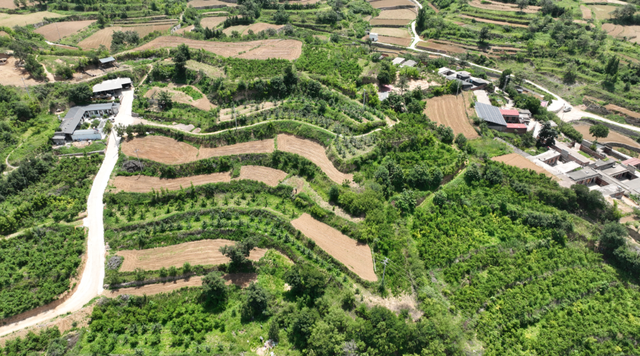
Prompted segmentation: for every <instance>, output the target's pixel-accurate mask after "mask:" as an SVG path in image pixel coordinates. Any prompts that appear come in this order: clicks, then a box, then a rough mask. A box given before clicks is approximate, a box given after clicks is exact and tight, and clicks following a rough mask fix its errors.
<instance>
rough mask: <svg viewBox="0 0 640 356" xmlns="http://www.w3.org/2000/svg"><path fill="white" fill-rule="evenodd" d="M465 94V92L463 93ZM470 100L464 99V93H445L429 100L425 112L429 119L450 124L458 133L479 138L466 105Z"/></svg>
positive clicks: (471, 137) (454, 131) (469, 137)
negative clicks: (467, 112)
mask: <svg viewBox="0 0 640 356" xmlns="http://www.w3.org/2000/svg"><path fill="white" fill-rule="evenodd" d="M463 95H464V94H463ZM465 103H466V104H467V105H468V103H469V101H468V100H467V101H466V102H465V101H463V98H462V95H458V96H457V97H456V96H455V95H443V96H439V97H435V98H432V99H428V100H427V107H426V108H425V110H424V112H425V114H427V116H428V117H429V119H431V120H433V121H435V122H437V123H438V124H442V125H445V126H449V127H451V128H452V129H453V133H455V134H456V135H457V134H459V133H461V134H463V135H464V136H465V137H466V138H468V139H474V138H478V137H480V136H478V133H477V132H476V130H474V129H473V126H472V125H471V123H470V122H469V119H468V118H467V115H466V113H465V111H466V109H467V108H466V105H465Z"/></svg>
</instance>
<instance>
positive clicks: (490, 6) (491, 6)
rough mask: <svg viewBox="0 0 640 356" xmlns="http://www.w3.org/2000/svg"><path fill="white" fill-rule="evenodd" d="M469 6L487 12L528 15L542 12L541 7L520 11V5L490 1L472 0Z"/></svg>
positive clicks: (531, 7)
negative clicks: (509, 12)
mask: <svg viewBox="0 0 640 356" xmlns="http://www.w3.org/2000/svg"><path fill="white" fill-rule="evenodd" d="M469 5H471V6H473V7H477V8H479V9H485V10H495V11H514V12H524V13H527V14H535V13H536V12H538V11H540V6H533V5H531V6H529V7H527V8H526V9H524V10H520V9H518V5H516V4H507V3H503V2H498V1H490V0H483V1H480V0H472V1H470V2H469Z"/></svg>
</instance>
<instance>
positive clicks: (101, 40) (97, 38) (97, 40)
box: [78, 23, 179, 49]
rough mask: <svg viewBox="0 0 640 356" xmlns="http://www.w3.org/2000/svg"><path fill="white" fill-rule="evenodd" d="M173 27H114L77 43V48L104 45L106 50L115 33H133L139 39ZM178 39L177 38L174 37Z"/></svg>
mask: <svg viewBox="0 0 640 356" xmlns="http://www.w3.org/2000/svg"><path fill="white" fill-rule="evenodd" d="M173 26H175V24H172V23H163V24H157V25H154V24H146V25H145V24H140V25H136V26H114V27H107V28H103V29H102V30H100V31H98V32H96V33H94V34H93V35H91V36H89V37H87V38H85V39H84V40H82V41H80V42H79V43H78V46H79V47H80V48H82V49H96V48H99V47H100V45H104V46H105V47H107V48H110V47H111V36H112V35H113V33H114V32H115V31H135V32H137V33H138V34H139V35H140V38H142V37H144V36H146V35H148V34H150V33H151V32H153V31H161V32H163V31H167V30H168V29H170V28H172V27H173ZM175 38H179V37H175Z"/></svg>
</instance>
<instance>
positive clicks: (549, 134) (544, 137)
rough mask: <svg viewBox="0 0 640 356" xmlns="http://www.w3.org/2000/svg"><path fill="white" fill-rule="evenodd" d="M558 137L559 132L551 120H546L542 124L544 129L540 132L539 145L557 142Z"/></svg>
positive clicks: (544, 145) (551, 144) (550, 144)
mask: <svg viewBox="0 0 640 356" xmlns="http://www.w3.org/2000/svg"><path fill="white" fill-rule="evenodd" d="M556 137H558V132H557V131H556V130H555V129H554V128H553V127H551V123H550V122H548V121H547V122H545V123H544V124H543V125H542V129H541V130H540V133H539V134H538V143H537V144H538V146H540V147H548V146H553V145H555V144H556Z"/></svg>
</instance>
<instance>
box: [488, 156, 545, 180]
mask: <svg viewBox="0 0 640 356" xmlns="http://www.w3.org/2000/svg"><path fill="white" fill-rule="evenodd" d="M491 160H492V161H496V162H502V163H505V164H508V165H510V166H514V167H518V168H523V169H531V170H533V171H536V172H538V173H544V174H545V175H546V176H549V177H551V178H555V176H554V175H553V174H551V173H549V172H547V171H546V170H545V169H544V168H542V167H540V166H537V165H536V164H535V163H533V162H531V161H529V160H528V159H526V158H524V157H522V156H521V155H519V154H517V153H509V154H508V155H504V156H497V157H493V158H491Z"/></svg>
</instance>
